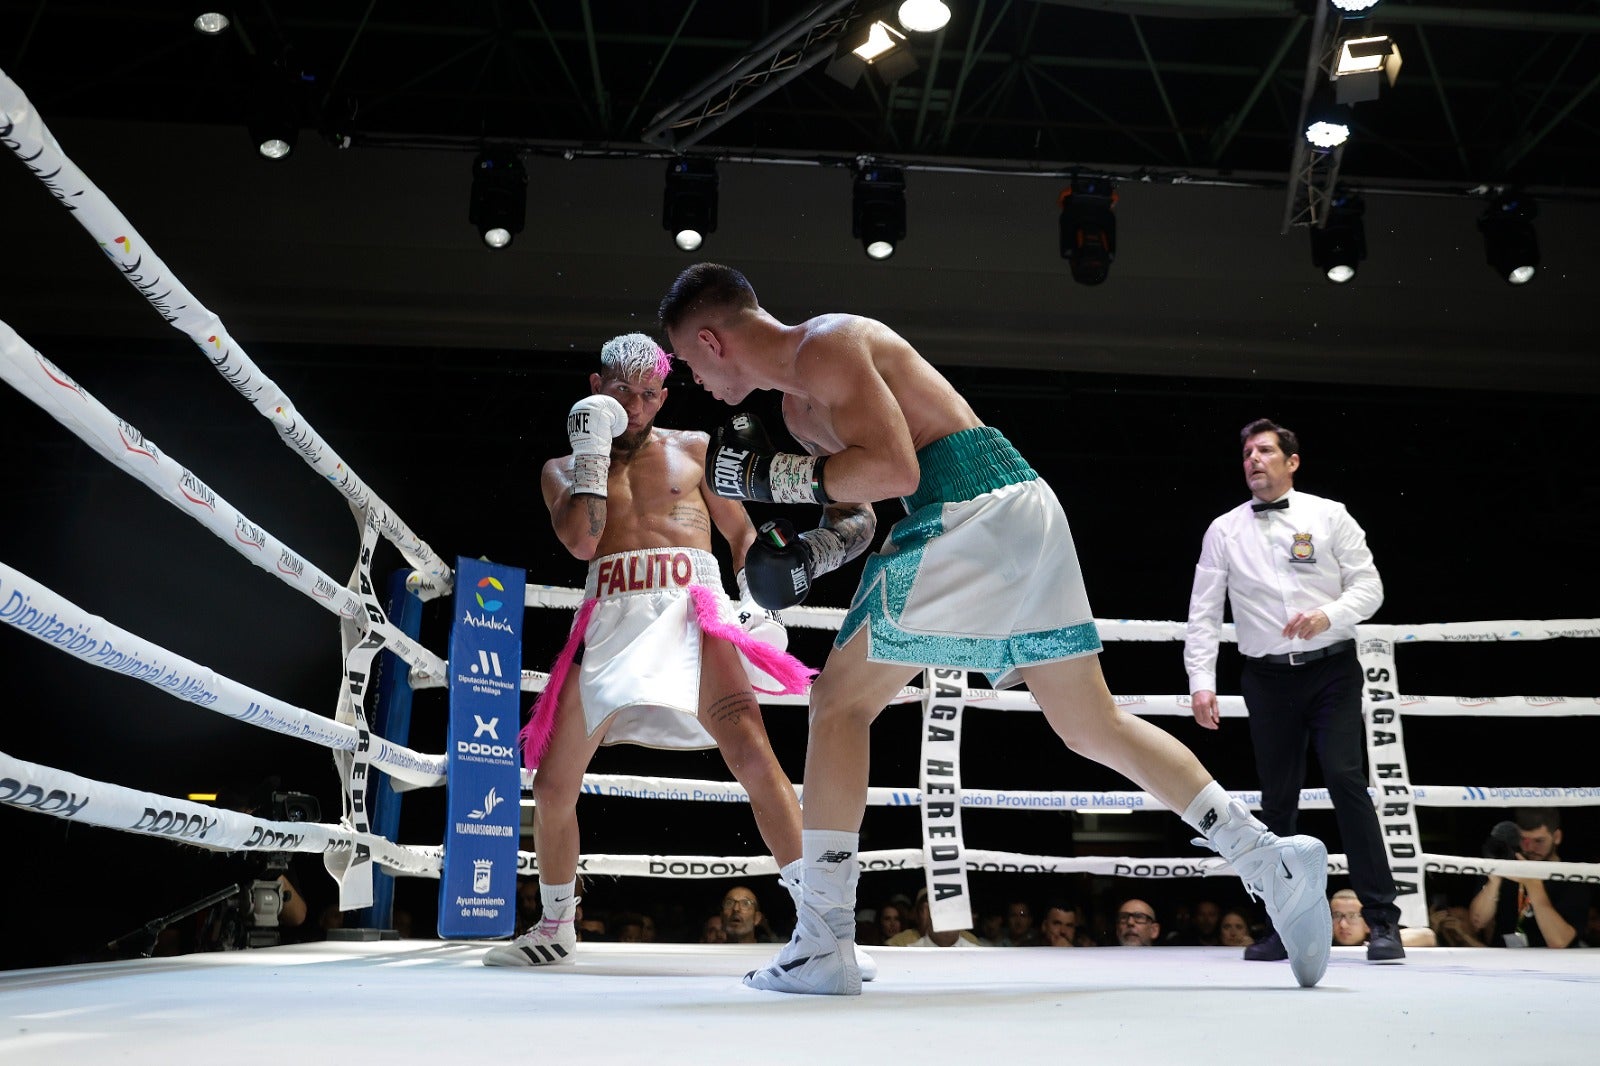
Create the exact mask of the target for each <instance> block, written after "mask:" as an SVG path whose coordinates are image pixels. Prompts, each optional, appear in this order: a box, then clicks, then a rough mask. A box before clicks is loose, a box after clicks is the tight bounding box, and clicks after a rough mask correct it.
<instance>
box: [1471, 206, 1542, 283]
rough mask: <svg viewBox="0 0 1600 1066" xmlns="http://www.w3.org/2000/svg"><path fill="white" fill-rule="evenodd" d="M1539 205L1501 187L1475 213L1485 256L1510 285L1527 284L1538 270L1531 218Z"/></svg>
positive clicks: (1537, 253)
mask: <svg viewBox="0 0 1600 1066" xmlns="http://www.w3.org/2000/svg"><path fill="white" fill-rule="evenodd" d="M1538 213H1539V205H1538V204H1537V203H1536V202H1535V201H1534V200H1533V198H1532V197H1530V196H1526V195H1524V194H1522V193H1520V192H1516V191H1511V190H1501V191H1500V192H1497V193H1496V194H1495V195H1494V196H1493V197H1491V198H1490V200H1489V203H1488V205H1487V206H1486V207H1484V209H1483V214H1481V215H1479V216H1478V231H1479V232H1480V233H1482V234H1483V252H1484V258H1485V259H1486V260H1487V261H1488V263H1489V266H1490V268H1492V269H1493V270H1494V272H1495V273H1496V274H1497V275H1499V276H1500V277H1501V278H1503V279H1504V280H1505V281H1506V282H1508V283H1509V284H1512V285H1526V284H1527V283H1528V282H1530V281H1532V280H1533V276H1534V274H1536V273H1537V272H1538V270H1539V235H1538V234H1537V233H1536V232H1534V228H1533V220H1534V217H1535V216H1536V215H1537V214H1538Z"/></svg>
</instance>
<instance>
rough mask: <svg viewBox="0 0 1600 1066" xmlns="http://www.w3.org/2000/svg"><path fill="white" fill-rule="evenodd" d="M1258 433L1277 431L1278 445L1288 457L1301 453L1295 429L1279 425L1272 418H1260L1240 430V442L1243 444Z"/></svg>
mask: <svg viewBox="0 0 1600 1066" xmlns="http://www.w3.org/2000/svg"><path fill="white" fill-rule="evenodd" d="M1257 433H1276V434H1277V435H1278V445H1279V446H1280V447H1281V448H1282V449H1283V454H1284V455H1285V456H1286V457H1287V456H1290V455H1299V454H1300V438H1299V436H1297V435H1296V434H1295V431H1294V430H1292V429H1287V428H1285V427H1283V426H1280V425H1278V423H1276V422H1274V421H1273V420H1272V419H1270V418H1258V419H1256V420H1255V421H1254V422H1251V423H1250V424H1249V425H1248V426H1245V427H1244V428H1243V429H1241V430H1240V431H1239V443H1240V444H1243V443H1244V442H1245V441H1247V440H1249V439H1250V438H1251V437H1253V436H1255V435H1256V434H1257Z"/></svg>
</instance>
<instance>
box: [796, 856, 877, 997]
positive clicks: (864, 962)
mask: <svg viewBox="0 0 1600 1066" xmlns="http://www.w3.org/2000/svg"><path fill="white" fill-rule="evenodd" d="M803 868H804V864H803V863H802V862H801V860H799V859H796V860H795V861H794V862H791V863H790V864H789V865H788V866H785V867H784V868H783V869H781V870H779V871H778V883H779V884H781V885H782V886H783V887H784V888H785V889H787V890H788V892H789V899H790V900H792V901H793V902H794V910H795V915H796V924H799V914H800V894H801V892H802V891H804V888H805V885H804V883H803V882H802V881H801V880H800V873H801V870H802V869H803ZM850 946H851V947H852V948H854V949H855V953H856V968H857V969H859V970H860V971H861V980H862V981H872V980H876V979H877V976H878V963H877V960H875V959H874V958H873V957H872V956H871V955H868V954H867V953H866V952H865V951H862V950H861V945H860V944H857V943H856V942H855V941H851V942H850Z"/></svg>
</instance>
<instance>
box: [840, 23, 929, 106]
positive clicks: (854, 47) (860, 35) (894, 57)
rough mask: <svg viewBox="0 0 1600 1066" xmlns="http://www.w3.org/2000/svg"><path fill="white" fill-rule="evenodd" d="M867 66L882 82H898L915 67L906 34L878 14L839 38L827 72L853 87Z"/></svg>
mask: <svg viewBox="0 0 1600 1066" xmlns="http://www.w3.org/2000/svg"><path fill="white" fill-rule="evenodd" d="M868 67H871V68H872V69H873V70H874V71H876V72H877V75H878V77H879V78H881V79H882V80H883V81H884V83H885V84H888V83H891V82H895V81H898V80H899V79H901V78H903V77H905V76H906V75H907V74H910V73H911V72H912V71H913V70H916V69H917V60H916V57H915V56H913V55H912V54H911V49H909V48H907V47H906V35H905V34H903V33H901V32H900V31H899V30H897V29H896V28H895V27H893V26H891V25H890V24H889V23H888V22H887V21H886V20H884V19H883V18H881V17H876V16H874V17H872V18H870V19H868V20H866V21H863V22H860V23H857V24H856V25H855V26H854V27H852V28H851V29H850V30H848V31H847V32H846V33H845V34H844V35H843V36H842V37H840V39H839V46H838V48H837V49H836V51H835V52H834V58H833V60H832V62H830V63H829V64H828V66H827V73H828V77H830V78H832V79H834V80H835V81H837V82H839V83H840V84H841V85H843V86H845V87H846V88H849V89H853V88H855V85H856V82H858V81H860V80H861V75H862V74H863V73H864V72H865V71H866V70H867V68H868Z"/></svg>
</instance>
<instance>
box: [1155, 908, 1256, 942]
mask: <svg viewBox="0 0 1600 1066" xmlns="http://www.w3.org/2000/svg"><path fill="white" fill-rule="evenodd" d="M1221 921H1222V908H1221V907H1219V906H1217V903H1216V901H1215V900H1209V899H1203V900H1200V901H1199V902H1198V903H1196V904H1195V905H1194V907H1193V910H1192V911H1191V913H1190V917H1189V929H1188V931H1187V932H1185V933H1179V934H1177V935H1169V936H1168V937H1167V938H1166V941H1165V942H1166V943H1168V944H1174V945H1177V946H1179V947H1191V948H1193V947H1203V948H1214V947H1216V946H1217V945H1219V944H1221V943H1223V939H1222V932H1221V930H1220V929H1219V928H1218V925H1219V924H1220V923H1221ZM1247 924H1248V923H1247ZM1246 932H1247V933H1248V929H1247V930H1246ZM1246 943H1253V941H1247V942H1246Z"/></svg>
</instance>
